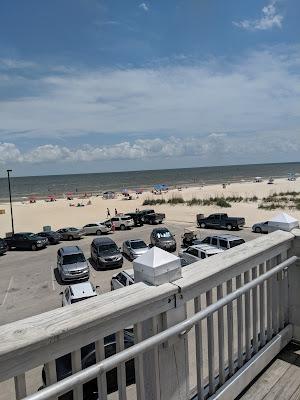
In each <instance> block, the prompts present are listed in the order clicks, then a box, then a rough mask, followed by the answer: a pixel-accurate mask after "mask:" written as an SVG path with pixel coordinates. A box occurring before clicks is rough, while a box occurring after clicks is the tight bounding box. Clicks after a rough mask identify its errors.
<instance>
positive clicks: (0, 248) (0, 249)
mask: <svg viewBox="0 0 300 400" xmlns="http://www.w3.org/2000/svg"><path fill="white" fill-rule="evenodd" d="M6 251H7V244H6V242H5V240H4V239H1V238H0V256H3V254H5V253H6Z"/></svg>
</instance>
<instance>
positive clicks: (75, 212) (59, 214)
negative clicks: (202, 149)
mask: <svg viewBox="0 0 300 400" xmlns="http://www.w3.org/2000/svg"><path fill="white" fill-rule="evenodd" d="M287 191H297V192H300V180H299V179H298V180H296V181H288V180H287V179H275V181H274V184H273V185H269V184H268V183H267V181H263V182H261V183H254V182H240V183H232V184H230V185H227V186H226V188H225V189H224V188H222V185H220V184H218V185H210V186H204V187H189V188H182V189H181V190H180V191H179V190H178V189H173V190H169V191H168V192H167V193H164V194H162V195H154V194H152V193H151V192H144V193H143V194H141V195H139V196H136V195H134V196H133V197H134V198H133V199H132V200H124V196H123V195H122V194H118V196H117V198H116V199H109V200H105V199H103V198H102V197H100V196H99V197H91V198H90V199H76V198H74V200H72V201H70V200H66V199H58V200H56V201H55V202H46V201H44V200H38V201H37V202H36V203H33V204H29V202H28V201H27V202H24V203H21V202H14V203H13V212H14V220H15V232H18V231H19V232H22V231H31V232H38V231H40V230H42V229H43V226H45V225H50V226H51V228H52V229H53V230H56V229H59V228H62V227H64V226H76V227H82V226H83V225H85V224H88V223H91V222H97V221H103V220H105V219H106V216H107V215H106V210H107V208H109V210H110V213H111V215H113V214H114V210H115V208H116V209H117V211H118V212H119V213H126V212H129V211H135V209H136V208H138V209H142V208H149V207H143V206H142V204H143V201H144V200H145V199H148V198H150V199H151V198H154V199H158V198H164V199H166V200H167V199H169V198H172V197H174V196H181V197H182V198H183V199H184V200H189V199H192V198H198V199H208V198H209V197H215V196H219V197H221V196H224V197H228V196H242V197H253V196H257V197H258V199H259V200H258V201H257V202H239V203H231V208H221V207H218V206H214V205H213V206H187V205H185V204H182V205H176V206H172V205H169V204H164V205H160V206H159V205H156V206H154V207H152V206H151V208H155V210H157V211H160V212H164V213H165V214H166V222H168V221H170V222H171V221H176V222H182V223H183V224H189V225H190V224H193V223H195V221H196V214H197V213H203V214H205V215H207V214H209V213H213V212H227V213H228V214H229V215H231V216H242V217H245V218H246V226H251V225H252V224H253V223H254V222H258V221H263V220H268V219H270V218H272V217H273V216H274V215H276V214H277V213H279V212H280V211H282V210H281V209H277V210H272V211H269V210H263V209H258V205H259V204H260V203H261V199H262V198H263V197H267V196H269V195H272V194H273V193H275V192H277V193H278V192H287ZM88 200H90V201H91V203H92V204H91V205H86V204H87V202H88ZM78 202H80V203H82V204H85V206H84V207H76V206H74V207H71V206H70V204H75V205H76V204H77V203H78ZM0 209H2V210H5V213H4V214H0V236H1V237H4V236H5V234H6V232H10V231H11V219H10V209H9V204H8V203H5V204H1V205H0ZM284 211H285V212H287V213H289V214H291V215H293V216H294V217H295V218H297V219H300V210H295V209H292V210H289V209H285V210H284Z"/></svg>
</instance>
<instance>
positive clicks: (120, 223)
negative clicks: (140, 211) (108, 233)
mask: <svg viewBox="0 0 300 400" xmlns="http://www.w3.org/2000/svg"><path fill="white" fill-rule="evenodd" d="M110 221H111V223H112V224H114V226H115V228H116V229H121V231H125V229H130V228H131V227H132V226H134V222H133V219H132V218H131V217H130V215H116V216H115V217H113V218H111V220H110Z"/></svg>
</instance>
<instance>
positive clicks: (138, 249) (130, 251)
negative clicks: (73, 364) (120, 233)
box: [123, 239, 149, 260]
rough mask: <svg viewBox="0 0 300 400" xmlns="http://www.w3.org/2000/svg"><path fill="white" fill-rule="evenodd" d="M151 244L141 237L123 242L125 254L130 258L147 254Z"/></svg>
mask: <svg viewBox="0 0 300 400" xmlns="http://www.w3.org/2000/svg"><path fill="white" fill-rule="evenodd" d="M148 250H149V246H147V245H146V243H145V242H144V241H143V240H141V239H130V240H125V242H123V254H126V255H127V256H128V258H129V259H130V260H134V259H135V258H137V257H139V256H141V255H142V254H145V253H146V252H147V251H148Z"/></svg>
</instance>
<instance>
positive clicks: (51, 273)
mask: <svg viewBox="0 0 300 400" xmlns="http://www.w3.org/2000/svg"><path fill="white" fill-rule="evenodd" d="M50 277H51V281H52V289H53V291H54V292H55V290H56V286H55V276H54V270H53V269H52V267H51V266H50Z"/></svg>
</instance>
